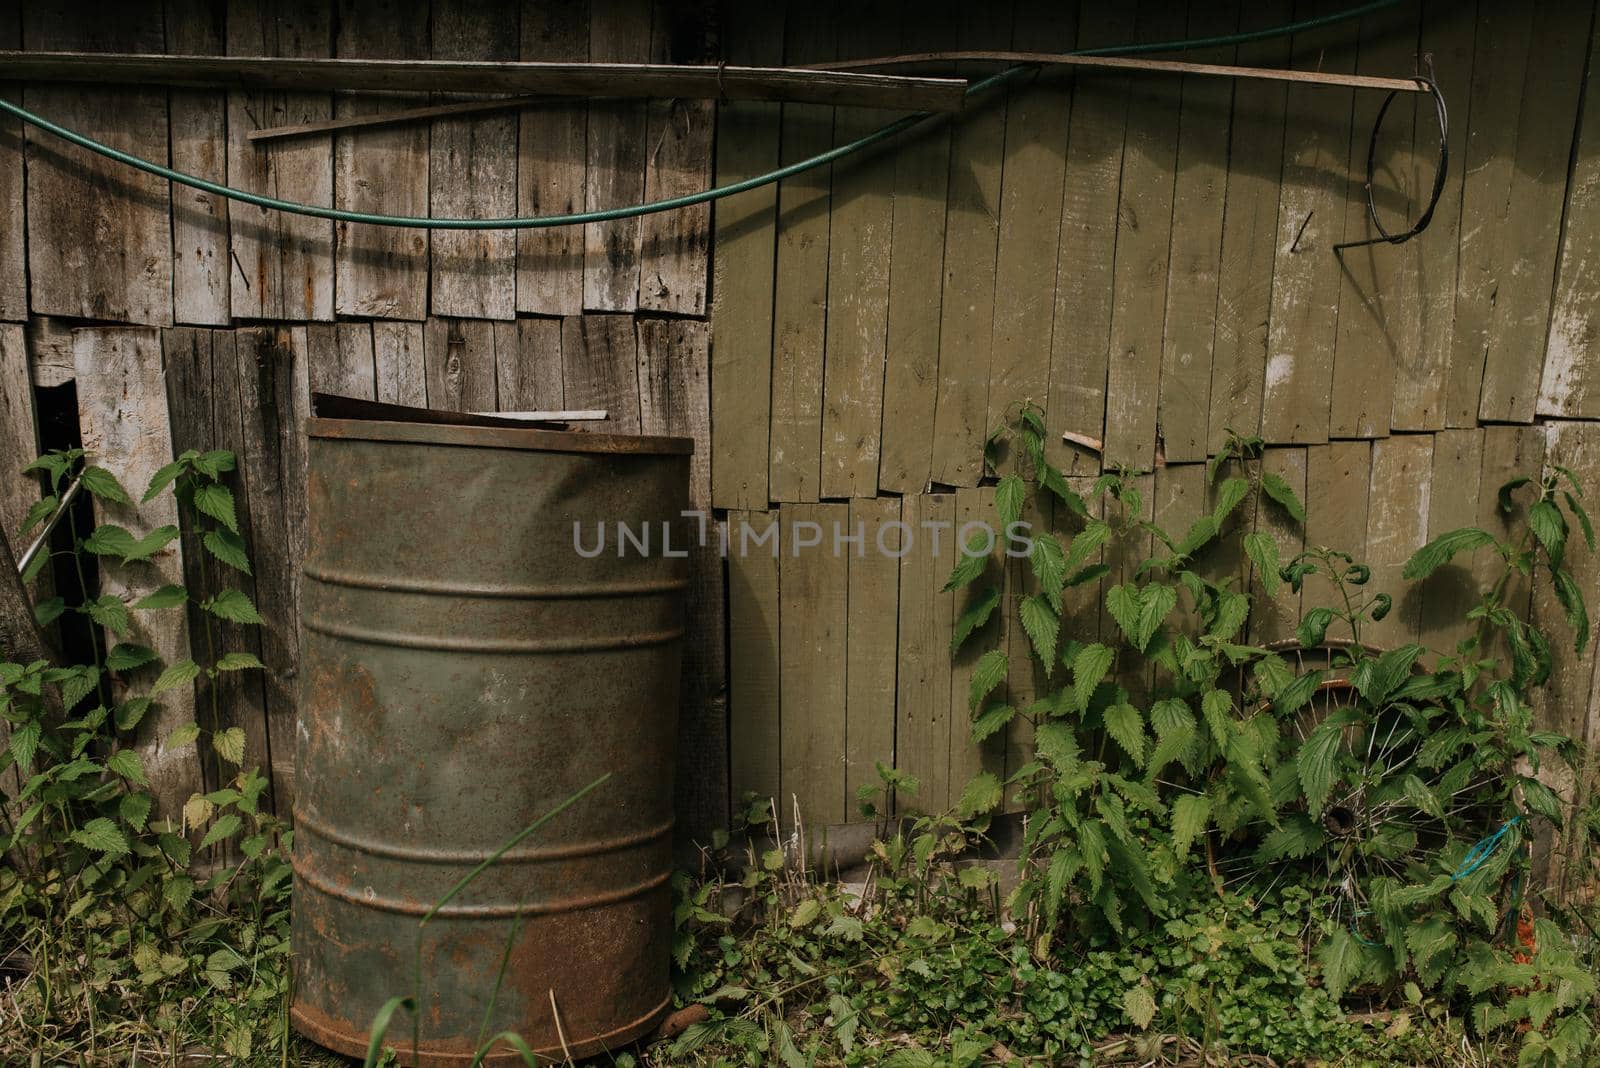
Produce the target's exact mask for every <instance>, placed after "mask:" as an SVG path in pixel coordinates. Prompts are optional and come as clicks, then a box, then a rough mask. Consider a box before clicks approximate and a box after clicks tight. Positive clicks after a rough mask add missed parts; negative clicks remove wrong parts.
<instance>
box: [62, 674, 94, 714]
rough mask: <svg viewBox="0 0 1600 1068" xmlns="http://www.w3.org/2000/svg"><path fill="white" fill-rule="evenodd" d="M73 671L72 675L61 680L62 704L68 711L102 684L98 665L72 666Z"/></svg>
mask: <svg viewBox="0 0 1600 1068" xmlns="http://www.w3.org/2000/svg"><path fill="white" fill-rule="evenodd" d="M71 671H72V674H71V675H69V676H68V677H66V678H65V679H62V680H61V705H62V707H63V708H64V709H66V711H68V712H71V711H72V710H73V709H74V708H77V707H78V705H79V703H80V702H82V701H83V699H84V698H85V697H88V696H89V695H90V694H92V693H94V691H95V689H96V688H97V687H98V686H99V685H100V669H99V668H97V667H79V668H72V669H71Z"/></svg>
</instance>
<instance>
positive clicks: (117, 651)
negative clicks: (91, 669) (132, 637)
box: [106, 642, 156, 671]
mask: <svg viewBox="0 0 1600 1068" xmlns="http://www.w3.org/2000/svg"><path fill="white" fill-rule="evenodd" d="M155 658H156V651H155V650H154V649H152V648H150V647H149V646H147V645H137V644H135V643H133V642H121V643H120V644H118V645H116V646H115V647H114V648H113V649H112V650H111V651H110V652H109V653H107V654H106V667H108V668H110V669H111V670H112V671H132V670H133V669H134V668H140V667H144V665H146V664H148V663H150V662H151V661H152V660H154V659H155Z"/></svg>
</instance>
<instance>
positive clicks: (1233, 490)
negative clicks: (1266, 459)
mask: <svg viewBox="0 0 1600 1068" xmlns="http://www.w3.org/2000/svg"><path fill="white" fill-rule="evenodd" d="M1248 496H1250V482H1249V480H1247V479H1243V478H1228V479H1224V480H1223V482H1222V485H1221V486H1219V487H1217V503H1216V506H1215V507H1214V508H1212V510H1211V518H1212V519H1213V520H1215V521H1216V524H1217V526H1218V527H1221V526H1222V523H1223V521H1224V520H1225V519H1227V518H1228V516H1229V515H1230V514H1232V512H1233V510H1234V509H1235V508H1237V507H1239V502H1240V501H1242V500H1244V499H1245V498H1246V497H1248Z"/></svg>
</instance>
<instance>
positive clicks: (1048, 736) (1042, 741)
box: [1033, 723, 1082, 774]
mask: <svg viewBox="0 0 1600 1068" xmlns="http://www.w3.org/2000/svg"><path fill="white" fill-rule="evenodd" d="M1033 748H1034V752H1036V753H1038V754H1039V755H1040V756H1041V757H1043V758H1044V759H1045V760H1046V761H1048V762H1049V764H1050V766H1051V767H1053V768H1055V769H1056V770H1057V771H1059V772H1061V773H1062V774H1066V773H1067V772H1070V771H1071V770H1072V769H1074V768H1076V767H1077V766H1078V757H1079V755H1080V753H1081V752H1082V750H1080V749H1079V748H1078V736H1077V735H1076V734H1074V733H1073V730H1072V728H1071V727H1069V726H1067V725H1066V724H1065V723H1041V724H1039V729H1038V730H1036V731H1034V732H1033Z"/></svg>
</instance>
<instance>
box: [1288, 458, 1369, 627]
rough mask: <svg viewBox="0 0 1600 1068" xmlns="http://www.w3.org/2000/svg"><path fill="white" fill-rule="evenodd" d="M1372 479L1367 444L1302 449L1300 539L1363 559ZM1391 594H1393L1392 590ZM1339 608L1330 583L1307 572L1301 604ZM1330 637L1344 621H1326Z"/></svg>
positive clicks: (1310, 544)
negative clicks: (1302, 520) (1302, 523)
mask: <svg viewBox="0 0 1600 1068" xmlns="http://www.w3.org/2000/svg"><path fill="white" fill-rule="evenodd" d="M1371 482H1372V445H1371V443H1370V442H1366V441H1333V442H1329V443H1328V444H1326V445H1320V446H1316V447H1314V448H1309V449H1307V450H1306V492H1305V496H1304V497H1302V498H1301V500H1302V501H1304V502H1305V506H1306V526H1305V543H1306V547H1307V548H1312V547H1315V546H1324V547H1327V548H1330V549H1337V550H1338V551H1340V552H1345V553H1349V554H1350V555H1351V556H1353V557H1355V559H1356V560H1357V561H1358V562H1363V563H1364V562H1366V559H1367V514H1368V506H1367V495H1368V491H1369V489H1370V486H1371ZM1391 595H1392V594H1391ZM1319 606H1329V607H1338V608H1341V609H1342V608H1343V607H1344V605H1343V602H1342V601H1341V600H1340V599H1339V596H1338V594H1337V593H1336V592H1335V590H1334V587H1333V584H1332V583H1330V582H1329V581H1328V580H1327V578H1326V577H1324V576H1323V575H1321V574H1317V575H1311V576H1308V577H1307V578H1306V580H1305V585H1304V587H1303V590H1302V594H1301V607H1302V609H1304V610H1309V609H1311V608H1316V607H1319ZM1328 633H1329V634H1330V635H1331V636H1332V637H1335V638H1349V637H1350V633H1349V631H1348V629H1347V628H1345V627H1344V626H1343V625H1339V626H1335V627H1330V628H1329V630H1328Z"/></svg>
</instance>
